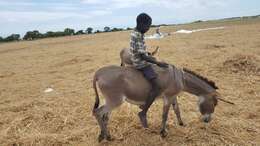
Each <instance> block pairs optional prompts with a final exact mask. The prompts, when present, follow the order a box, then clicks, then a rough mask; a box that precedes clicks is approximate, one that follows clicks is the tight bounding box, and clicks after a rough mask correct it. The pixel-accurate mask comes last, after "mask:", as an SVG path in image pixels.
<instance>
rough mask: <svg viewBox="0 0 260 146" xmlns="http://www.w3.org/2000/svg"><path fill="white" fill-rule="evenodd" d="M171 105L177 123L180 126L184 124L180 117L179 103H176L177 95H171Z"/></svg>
mask: <svg viewBox="0 0 260 146" xmlns="http://www.w3.org/2000/svg"><path fill="white" fill-rule="evenodd" d="M172 107H173V110H174V113H175V115H176V117H177V120H178V124H179V125H180V126H184V124H183V121H182V119H181V114H180V109H179V104H178V101H177V96H174V97H173V102H172Z"/></svg>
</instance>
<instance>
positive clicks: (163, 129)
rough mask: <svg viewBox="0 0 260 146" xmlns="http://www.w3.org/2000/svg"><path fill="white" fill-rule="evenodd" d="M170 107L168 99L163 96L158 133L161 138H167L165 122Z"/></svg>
mask: <svg viewBox="0 0 260 146" xmlns="http://www.w3.org/2000/svg"><path fill="white" fill-rule="evenodd" d="M170 106H171V102H170V101H169V99H168V98H167V97H166V96H164V105H163V114H162V123H161V131H160V135H161V137H162V138H164V137H166V136H167V134H168V133H167V130H166V122H167V119H168V113H169V109H170Z"/></svg>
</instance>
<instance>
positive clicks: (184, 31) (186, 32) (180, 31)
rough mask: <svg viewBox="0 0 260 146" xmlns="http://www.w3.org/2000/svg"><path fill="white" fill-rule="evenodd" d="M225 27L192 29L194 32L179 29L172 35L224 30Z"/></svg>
mask: <svg viewBox="0 0 260 146" xmlns="http://www.w3.org/2000/svg"><path fill="white" fill-rule="evenodd" d="M224 28H225V27H212V28H204V29H194V30H185V29H181V30H178V31H176V32H174V33H184V34H189V33H193V32H199V31H207V30H217V29H224Z"/></svg>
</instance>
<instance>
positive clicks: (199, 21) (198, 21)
mask: <svg viewBox="0 0 260 146" xmlns="http://www.w3.org/2000/svg"><path fill="white" fill-rule="evenodd" d="M201 22H203V21H202V20H197V21H194V22H193V23H201Z"/></svg>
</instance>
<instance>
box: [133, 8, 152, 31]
mask: <svg viewBox="0 0 260 146" xmlns="http://www.w3.org/2000/svg"><path fill="white" fill-rule="evenodd" d="M136 23H137V24H136V29H137V31H139V32H141V33H146V32H147V31H148V30H149V29H150V26H151V24H152V18H151V17H150V16H149V15H147V14H146V13H141V14H139V15H138V16H137V18H136Z"/></svg>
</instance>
